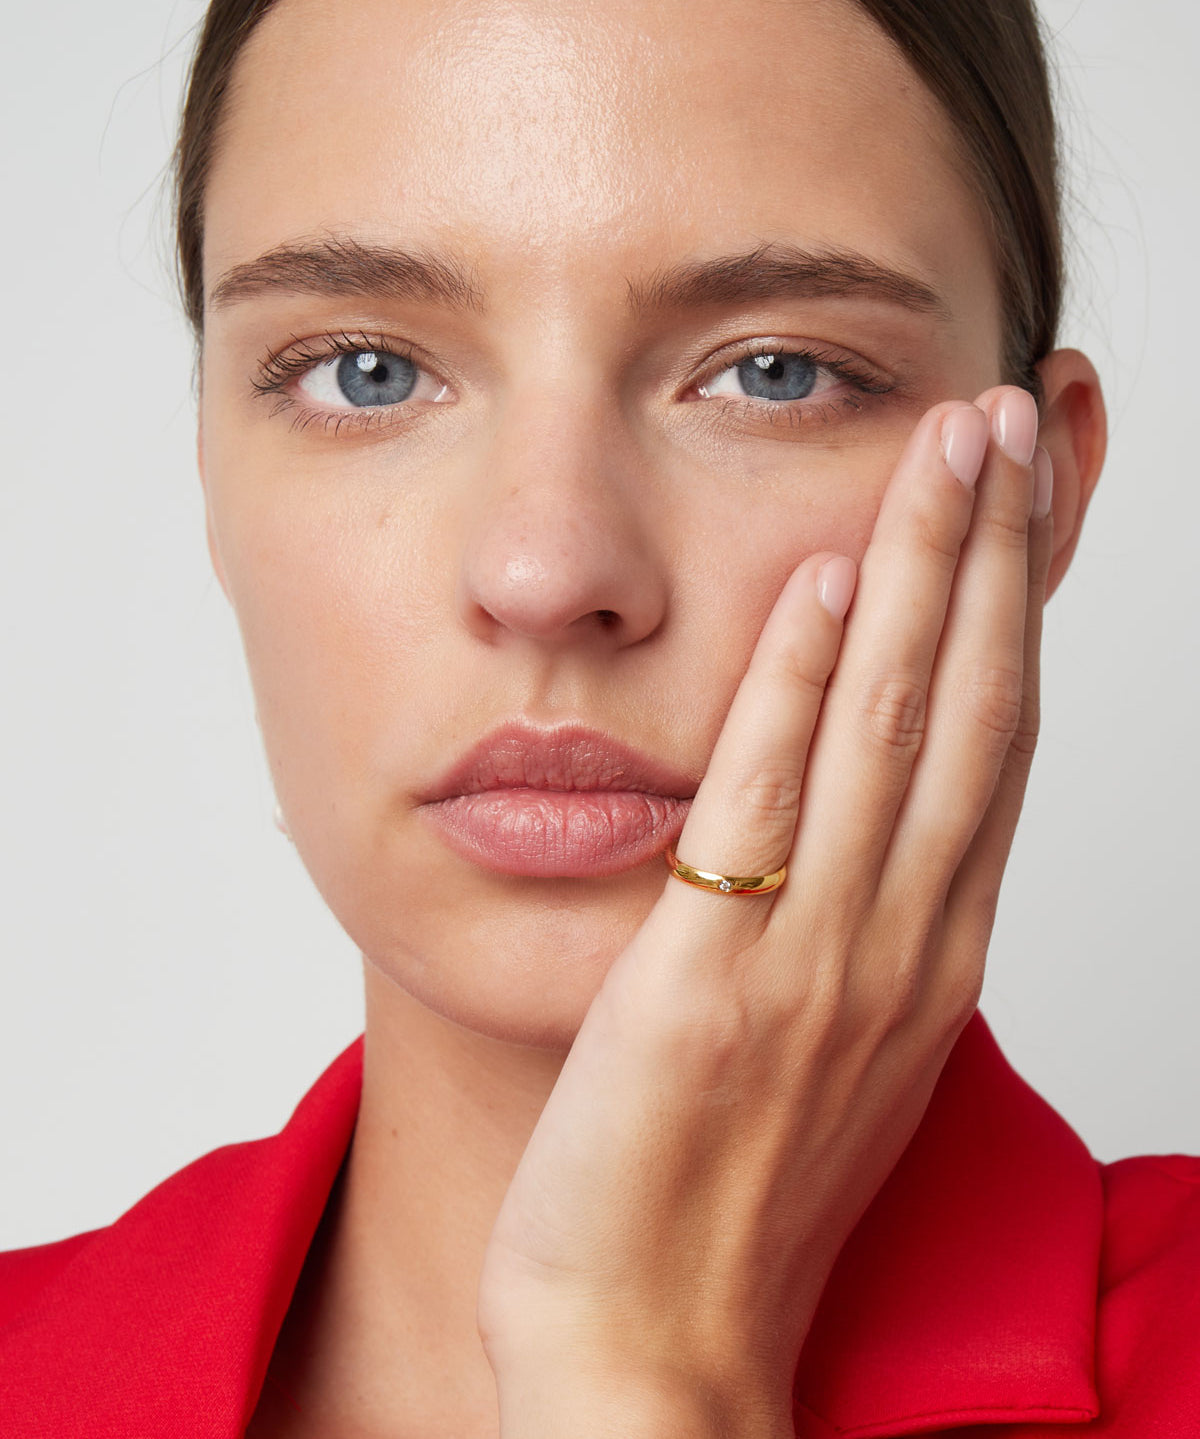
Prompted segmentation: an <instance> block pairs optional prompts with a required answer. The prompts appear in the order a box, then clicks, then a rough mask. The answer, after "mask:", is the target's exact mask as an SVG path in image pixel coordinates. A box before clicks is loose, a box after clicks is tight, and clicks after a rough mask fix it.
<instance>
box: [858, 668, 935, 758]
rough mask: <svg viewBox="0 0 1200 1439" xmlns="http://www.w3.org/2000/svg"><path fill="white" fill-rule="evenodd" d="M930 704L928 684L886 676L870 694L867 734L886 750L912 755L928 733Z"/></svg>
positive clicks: (868, 695)
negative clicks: (927, 712) (927, 719)
mask: <svg viewBox="0 0 1200 1439" xmlns="http://www.w3.org/2000/svg"><path fill="white" fill-rule="evenodd" d="M927 704H928V694H927V691H926V689H925V686H924V685H922V684H919V683H917V681H915V680H913V679H908V678H905V677H903V676H898V675H887V676H884V677H883V678H882V679H879V680H877V681H876V682H875V683H874V684H873V685H871V686H870V688H869V689H868V691H867V695H866V702H865V721H866V728H867V732H868V734H869V735H870V736H871V737H872V738H873V739H874V740H876V741H878V742H879V743H880V744H881V745H883V747H884V748H885V749H888V750H892V751H894V752H896V753H897V754H911V753H913V752H915V751H916V750H917V749H918V748H919V747H920V744H921V740H922V738H923V737H924V734H925V713H926V708H927Z"/></svg>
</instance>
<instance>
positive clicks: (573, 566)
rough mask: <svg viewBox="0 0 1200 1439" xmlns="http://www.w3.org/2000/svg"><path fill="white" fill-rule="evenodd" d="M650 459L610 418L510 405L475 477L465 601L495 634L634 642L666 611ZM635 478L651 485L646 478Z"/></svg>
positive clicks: (461, 595) (567, 407)
mask: <svg viewBox="0 0 1200 1439" xmlns="http://www.w3.org/2000/svg"><path fill="white" fill-rule="evenodd" d="M647 463H648V460H647V457H646V456H645V455H644V454H641V453H639V452H638V450H637V446H636V445H635V444H634V442H633V441H632V438H630V437H628V436H627V435H626V433H625V431H624V430H623V429H622V427H621V425H620V422H619V421H617V420H615V419H614V417H613V416H612V415H611V414H609V415H603V414H601V413H600V412H599V410H597V409H594V410H593V412H592V414H591V416H590V418H589V416H588V415H587V413H586V412H585V411H584V409H583V407H582V405H571V404H569V403H568V404H564V403H563V402H562V398H561V397H560V400H559V402H558V403H555V404H553V405H551V406H547V404H546V401H545V397H544V396H543V397H542V399H541V402H540V403H536V402H535V403H531V404H527V405H520V406H518V405H515V404H514V405H512V406H510V407H509V410H508V413H507V414H506V415H505V416H504V418H503V419H502V421H501V422H500V424H499V426H498V428H497V429H496V430H495V431H494V432H493V434H492V437H491V443H490V444H489V446H488V448H487V451H486V453H485V454H484V455H482V456H481V457H480V461H479V464H478V467H477V468H478V477H477V480H476V482H475V483H473V485H472V486H471V492H470V495H469V497H468V500H469V514H468V518H467V521H466V525H465V535H464V542H463V548H462V568H461V573H460V579H459V586H458V608H459V614H460V617H461V618H462V621H463V623H464V624H465V625H466V626H467V628H468V629H469V630H470V631H471V632H472V633H473V634H475V635H477V636H478V637H479V638H481V639H484V640H487V641H489V642H491V643H502V642H504V641H505V640H506V639H508V640H511V639H512V638H513V637H516V636H521V637H524V638H526V639H532V640H537V641H539V642H542V643H548V644H554V645H570V644H580V643H601V644H603V645H605V646H608V647H610V648H622V647H624V646H627V645H631V644H636V643H637V642H638V641H639V640H642V639H645V638H646V637H647V636H649V635H651V634H653V633H654V631H655V630H656V629H657V628H658V627H659V625H660V624H661V623H662V621H663V617H664V615H665V612H666V603H667V589H668V577H667V574H666V571H665V567H664V564H663V562H662V560H661V557H660V555H659V554H658V552H657V547H656V546H655V544H654V536H653V533H652V531H653V525H652V523H651V521H652V494H653V486H652V484H650V483H649V477H648V476H646V475H645V467H646V465H647ZM639 478H641V479H642V480H643V481H644V483H642V484H639V483H638V481H639Z"/></svg>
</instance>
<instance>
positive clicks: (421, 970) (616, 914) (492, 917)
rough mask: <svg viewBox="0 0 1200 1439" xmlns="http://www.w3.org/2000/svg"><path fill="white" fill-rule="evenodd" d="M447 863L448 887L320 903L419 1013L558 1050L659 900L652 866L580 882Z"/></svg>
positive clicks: (358, 889) (374, 892)
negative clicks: (454, 870) (452, 879)
mask: <svg viewBox="0 0 1200 1439" xmlns="http://www.w3.org/2000/svg"><path fill="white" fill-rule="evenodd" d="M455 867H461V868H462V870H463V873H462V874H461V875H459V876H458V877H457V882H456V883H453V884H448V883H445V882H443V883H430V884H429V886H428V887H427V888H424V889H420V890H418V889H414V888H408V889H407V890H406V892H405V893H404V894H398V893H396V892H395V886H394V885H387V884H376V885H373V886H370V887H369V889H368V892H366V893H364V889H367V887H365V886H358V885H356V886H354V887H353V892H352V894H351V895H349V896H347V895H342V896H340V897H337V896H331V895H329V894H328V893H326V899H327V901H328V902H330V907H331V908H332V909H333V911H334V914H335V915H336V916H337V918H338V920H339V921H340V922H341V924H342V926H343V928H345V930H346V931H347V933H348V934H349V935H350V937H351V938H352V939H353V940H354V942H355V943H356V944H357V945H358V947H359V949H360V950H361V951H362V953H363V955H364V957H365V959H366V960H367V962H368V963H369V964H370V965H371V966H372V967H373V968H374V969H375V970H376V971H377V972H378V973H379V974H380V975H382V976H383V977H384V978H386V979H387V980H389V981H391V983H392V984H395V985H396V986H398V988H399V989H400V990H402V991H403V992H404V993H405V994H406V995H407V996H410V997H411V998H412V999H414V1000H416V1001H417V1003H418V1004H420V1005H421V1006H422V1007H423V1008H424V1009H426V1010H428V1011H430V1012H432V1013H433V1014H436V1015H439V1016H440V1017H441V1018H443V1019H446V1020H449V1021H450V1022H451V1023H453V1024H455V1025H457V1026H459V1027H460V1028H462V1029H465V1030H468V1031H470V1032H472V1033H475V1034H478V1035H482V1036H486V1037H487V1038H490V1039H493V1040H496V1041H499V1042H502V1043H507V1044H516V1045H523V1046H527V1047H533V1048H539V1049H547V1050H556V1051H561V1052H563V1053H565V1052H566V1051H567V1050H568V1049H570V1047H571V1044H572V1043H573V1041H574V1039H575V1035H576V1034H577V1033H578V1030H579V1026H580V1025H581V1024H582V1023H583V1017H584V1015H585V1014H586V1013H587V1010H588V1007H589V1005H590V1004H591V1002H592V1000H593V999H594V998H595V996H596V993H597V991H598V990H599V988H600V986H601V984H602V983H603V982H604V976H605V975H606V974H607V973H608V970H609V968H610V966H611V965H612V964H613V962H614V960H615V959H616V958H617V956H618V955H619V954H620V953H621V951H622V950H623V949H624V948H625V947H626V945H627V944H628V943H629V942H630V940H631V939H632V938H633V936H634V934H635V933H636V932H637V929H638V927H639V926H640V925H641V924H642V922H643V921H644V919H645V918H646V916H647V914H648V913H649V912H650V909H651V908H652V906H653V905H654V902H655V901H656V900H657V898H658V897H659V895H660V894H661V893H662V889H663V884H664V883H665V874H664V871H663V868H662V865H661V862H658V863H655V864H653V865H642V866H639V867H638V869H636V870H633V871H629V872H627V873H625V874H619V875H610V876H607V877H605V878H602V879H588V880H536V879H525V878H514V877H512V876H509V875H501V874H495V873H492V872H489V871H486V870H481V869H478V868H476V867H475V866H473V865H466V864H463V863H462V862H461V861H456V862H455ZM389 891H390V892H389ZM323 892H324V891H323ZM337 898H341V899H342V900H348V901H349V902H346V903H335V902H334V900H335V899H337Z"/></svg>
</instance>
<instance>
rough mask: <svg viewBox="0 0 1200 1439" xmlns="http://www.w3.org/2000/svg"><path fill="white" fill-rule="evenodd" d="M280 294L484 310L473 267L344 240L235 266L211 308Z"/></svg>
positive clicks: (288, 248)
mask: <svg viewBox="0 0 1200 1439" xmlns="http://www.w3.org/2000/svg"><path fill="white" fill-rule="evenodd" d="M275 290H281V291H285V292H288V293H291V294H300V295H303V294H309V295H332V296H355V297H358V298H368V299H370V298H379V297H381V296H382V297H386V298H388V299H393V300H423V301H426V302H432V303H435V304H441V305H445V306H448V307H449V308H450V309H455V310H471V309H479V308H481V306H482V296H481V295H480V293H479V291H478V290H477V289H476V287H475V285H474V284H473V282H472V280H471V277H470V273H469V271H468V269H467V267H466V266H465V265H462V264H461V263H460V262H458V261H457V260H454V259H452V258H448V257H447V258H442V257H439V256H435V255H428V254H419V253H416V252H413V251H409V250H401V249H396V248H394V247H392V246H390V245H365V244H363V243H362V242H361V241H359V240H355V239H352V238H341V237H334V238H330V239H327V240H318V241H314V242H312V243H303V244H295V245H279V246H277V247H276V248H275V249H273V250H268V251H267V252H266V254H265V255H260V256H259V257H258V259H256V260H249V261H247V262H246V263H245V264H242V265H235V266H234V267H233V268H232V269H231V270H227V271H226V272H225V274H224V275H222V276H221V278H220V280H218V281H217V283H216V285H215V286H214V287H213V292H212V296H211V298H210V300H209V306H210V308H212V309H214V310H221V309H224V308H226V307H227V306H229V305H235V304H237V303H238V302H239V301H243V300H252V299H257V298H258V297H260V296H262V295H263V294H267V293H270V292H271V291H275Z"/></svg>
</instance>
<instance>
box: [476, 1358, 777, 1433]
mask: <svg viewBox="0 0 1200 1439" xmlns="http://www.w3.org/2000/svg"><path fill="white" fill-rule="evenodd" d="M493 1368H494V1372H495V1374H496V1390H497V1395H498V1398H499V1413H500V1439H618V1436H619V1439H794V1434H795V1429H794V1427H793V1423H792V1414H791V1385H790V1383H784V1384H781V1385H778V1386H777V1387H778V1389H779V1390H780V1392H779V1393H773V1394H767V1393H764V1392H763V1389H762V1386H761V1385H760V1384H758V1383H756V1382H754V1381H751V1380H747V1381H745V1382H744V1383H739V1382H737V1381H736V1380H734V1379H731V1378H729V1377H724V1376H723V1377H722V1378H721V1380H720V1381H719V1382H714V1381H713V1379H712V1378H710V1377H709V1376H706V1375H701V1374H696V1373H691V1372H687V1371H686V1370H684V1369H676V1368H674V1367H666V1366H658V1367H656V1368H654V1369H648V1368H647V1367H646V1365H645V1361H644V1360H638V1361H635V1360H633V1359H629V1358H626V1359H625V1360H616V1359H614V1358H613V1357H612V1356H609V1357H608V1358H606V1359H604V1360H601V1359H600V1358H599V1357H598V1356H597V1355H596V1354H594V1353H591V1354H589V1353H586V1352H585V1353H582V1354H581V1352H580V1350H579V1349H577V1348H572V1349H571V1351H570V1352H569V1353H564V1352H561V1351H560V1352H558V1353H553V1352H546V1351H544V1350H542V1351H537V1350H534V1349H532V1348H531V1350H530V1352H529V1353H528V1354H527V1355H526V1356H525V1358H524V1359H523V1360H522V1361H521V1362H520V1363H518V1364H515V1365H509V1366H507V1367H506V1368H504V1369H496V1368H495V1366H493ZM789 1378H790V1376H789Z"/></svg>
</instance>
